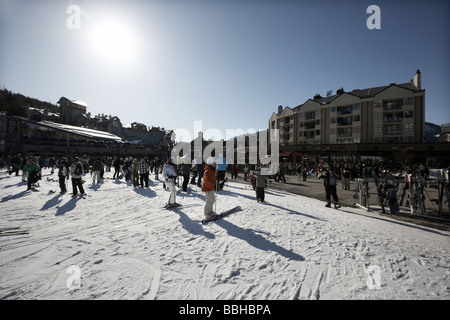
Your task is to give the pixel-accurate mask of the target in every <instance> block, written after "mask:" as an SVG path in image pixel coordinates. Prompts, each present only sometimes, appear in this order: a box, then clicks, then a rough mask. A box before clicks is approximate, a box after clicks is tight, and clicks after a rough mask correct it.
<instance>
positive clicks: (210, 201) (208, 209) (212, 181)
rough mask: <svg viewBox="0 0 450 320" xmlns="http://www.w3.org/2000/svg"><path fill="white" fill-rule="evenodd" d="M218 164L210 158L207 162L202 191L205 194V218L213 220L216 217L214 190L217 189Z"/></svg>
mask: <svg viewBox="0 0 450 320" xmlns="http://www.w3.org/2000/svg"><path fill="white" fill-rule="evenodd" d="M215 173H216V163H215V161H214V158H213V157H209V158H208V159H207V160H206V165H205V171H204V174H203V186H202V191H203V192H205V208H204V214H205V217H206V218H207V219H208V218H212V217H214V216H215V215H216V213H215V212H214V211H213V205H214V200H215V199H214V190H215V187H216V175H215Z"/></svg>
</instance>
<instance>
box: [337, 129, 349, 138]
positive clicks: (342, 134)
mask: <svg viewBox="0 0 450 320" xmlns="http://www.w3.org/2000/svg"><path fill="white" fill-rule="evenodd" d="M337 135H338V137H351V136H352V128H339V129H338V130H337Z"/></svg>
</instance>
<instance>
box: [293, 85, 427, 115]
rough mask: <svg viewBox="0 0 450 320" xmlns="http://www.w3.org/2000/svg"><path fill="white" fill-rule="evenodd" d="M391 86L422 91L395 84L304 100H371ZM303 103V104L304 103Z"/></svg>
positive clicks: (322, 101) (320, 101)
mask: <svg viewBox="0 0 450 320" xmlns="http://www.w3.org/2000/svg"><path fill="white" fill-rule="evenodd" d="M392 86H397V87H400V88H403V89H406V90H410V91H413V92H421V91H424V90H422V89H419V88H417V87H416V86H415V85H414V84H412V83H410V82H407V83H401V84H395V83H391V84H390V85H387V86H380V87H372V88H367V89H355V90H353V91H348V92H347V91H344V92H342V93H339V94H335V95H332V96H328V97H324V98H322V97H321V98H318V99H308V100H306V102H308V101H310V100H311V101H314V102H317V103H320V104H329V103H331V102H332V101H333V100H335V99H336V98H338V97H340V96H341V95H343V94H349V95H352V96H355V97H358V98H360V99H366V98H371V97H375V96H376V95H377V94H379V93H380V92H382V91H384V90H386V89H388V88H390V87H392ZM306 102H305V103H306ZM305 103H303V104H300V105H298V106H296V107H295V108H294V110H298V109H300V108H301V107H302V106H303V105H304V104H305Z"/></svg>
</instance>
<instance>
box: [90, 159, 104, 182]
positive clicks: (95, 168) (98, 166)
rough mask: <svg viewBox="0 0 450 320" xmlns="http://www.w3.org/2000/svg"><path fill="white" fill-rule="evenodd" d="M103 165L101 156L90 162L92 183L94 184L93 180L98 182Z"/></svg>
mask: <svg viewBox="0 0 450 320" xmlns="http://www.w3.org/2000/svg"><path fill="white" fill-rule="evenodd" d="M104 166H105V165H104V164H103V162H102V159H101V158H97V160H95V161H94V163H93V164H92V173H93V175H92V184H94V183H95V181H97V183H100V172H101V171H102V170H103V167H104Z"/></svg>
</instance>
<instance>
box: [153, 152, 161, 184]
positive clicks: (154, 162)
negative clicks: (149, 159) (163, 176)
mask: <svg viewBox="0 0 450 320" xmlns="http://www.w3.org/2000/svg"><path fill="white" fill-rule="evenodd" d="M153 166H154V168H155V180H159V166H160V161H159V158H158V157H155V159H154V160H153Z"/></svg>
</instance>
